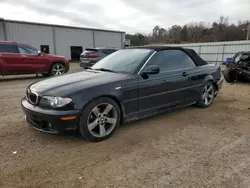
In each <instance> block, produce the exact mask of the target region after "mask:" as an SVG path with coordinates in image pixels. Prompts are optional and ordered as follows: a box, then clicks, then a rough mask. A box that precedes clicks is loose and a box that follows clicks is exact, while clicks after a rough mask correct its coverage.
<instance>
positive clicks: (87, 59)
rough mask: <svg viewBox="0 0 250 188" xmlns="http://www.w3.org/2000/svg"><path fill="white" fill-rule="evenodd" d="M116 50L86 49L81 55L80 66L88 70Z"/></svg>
mask: <svg viewBox="0 0 250 188" xmlns="http://www.w3.org/2000/svg"><path fill="white" fill-rule="evenodd" d="M116 51H117V49H115V48H86V49H85V50H84V51H83V53H82V54H81V55H80V61H79V65H80V67H82V68H88V67H91V66H92V65H94V64H95V63H96V62H97V61H99V60H100V59H102V58H104V57H106V56H108V55H110V54H112V53H114V52H116Z"/></svg>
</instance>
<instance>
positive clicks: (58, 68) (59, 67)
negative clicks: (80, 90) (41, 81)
mask: <svg viewBox="0 0 250 188" xmlns="http://www.w3.org/2000/svg"><path fill="white" fill-rule="evenodd" d="M65 72H66V69H65V66H64V65H63V64H62V63H55V64H53V65H52V67H51V70H50V76H55V75H60V74H64V73H65Z"/></svg>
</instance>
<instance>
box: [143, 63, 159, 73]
mask: <svg viewBox="0 0 250 188" xmlns="http://www.w3.org/2000/svg"><path fill="white" fill-rule="evenodd" d="M159 72H160V68H159V67H158V66H157V65H149V66H146V67H144V69H143V70H142V72H141V75H148V74H159Z"/></svg>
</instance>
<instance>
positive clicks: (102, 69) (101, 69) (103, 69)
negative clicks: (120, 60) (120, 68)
mask: <svg viewBox="0 0 250 188" xmlns="http://www.w3.org/2000/svg"><path fill="white" fill-rule="evenodd" d="M93 70H100V71H106V72H115V71H113V70H110V69H105V68H99V69H93Z"/></svg>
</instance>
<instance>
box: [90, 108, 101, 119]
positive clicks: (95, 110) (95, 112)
mask: <svg viewBox="0 0 250 188" xmlns="http://www.w3.org/2000/svg"><path fill="white" fill-rule="evenodd" d="M92 112H93V113H94V114H95V116H96V117H98V116H99V115H100V111H99V109H98V107H97V106H96V107H95V108H93V110H92Z"/></svg>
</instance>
